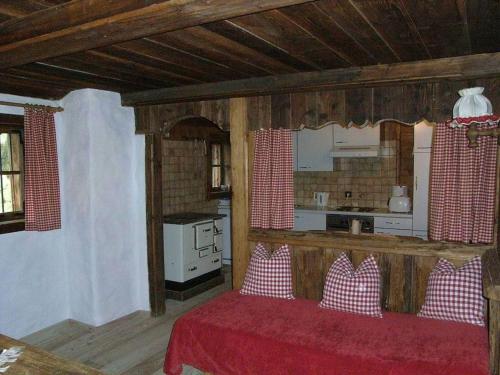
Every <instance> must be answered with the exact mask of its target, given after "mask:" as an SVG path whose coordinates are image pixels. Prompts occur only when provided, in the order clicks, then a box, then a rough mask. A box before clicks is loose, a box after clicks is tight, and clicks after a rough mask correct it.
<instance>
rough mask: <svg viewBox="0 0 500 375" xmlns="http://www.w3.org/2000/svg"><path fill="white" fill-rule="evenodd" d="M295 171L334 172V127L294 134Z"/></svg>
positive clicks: (328, 126)
mask: <svg viewBox="0 0 500 375" xmlns="http://www.w3.org/2000/svg"><path fill="white" fill-rule="evenodd" d="M293 143H294V145H293V148H294V149H293V154H294V170H296V171H302V172H328V171H333V159H332V158H331V156H330V153H331V151H332V148H333V126H332V125H327V126H325V127H323V128H321V129H317V130H311V129H303V130H300V131H297V132H295V133H294V142H293Z"/></svg>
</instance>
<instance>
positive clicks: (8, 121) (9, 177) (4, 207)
mask: <svg viewBox="0 0 500 375" xmlns="http://www.w3.org/2000/svg"><path fill="white" fill-rule="evenodd" d="M23 170H24V150H23V116H15V115H4V114H0V233H6V232H13V231H17V230H23V229H24V221H23V219H24V194H23V193H24V186H23V183H24V176H23Z"/></svg>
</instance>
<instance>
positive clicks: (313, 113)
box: [290, 92, 318, 129]
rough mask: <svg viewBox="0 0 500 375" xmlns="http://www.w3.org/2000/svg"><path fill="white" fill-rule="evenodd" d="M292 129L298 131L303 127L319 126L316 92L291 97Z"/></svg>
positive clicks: (293, 94)
mask: <svg viewBox="0 0 500 375" xmlns="http://www.w3.org/2000/svg"><path fill="white" fill-rule="evenodd" d="M290 97H291V98H290V106H291V114H290V116H291V120H290V121H291V127H292V128H293V129H296V128H298V127H300V126H301V125H304V126H312V127H317V126H318V107H317V93H316V92H297V93H292V94H291V95H290Z"/></svg>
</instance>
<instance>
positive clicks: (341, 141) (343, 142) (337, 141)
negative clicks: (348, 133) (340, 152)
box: [335, 141, 345, 143]
mask: <svg viewBox="0 0 500 375" xmlns="http://www.w3.org/2000/svg"><path fill="white" fill-rule="evenodd" d="M335 143H345V141H335Z"/></svg>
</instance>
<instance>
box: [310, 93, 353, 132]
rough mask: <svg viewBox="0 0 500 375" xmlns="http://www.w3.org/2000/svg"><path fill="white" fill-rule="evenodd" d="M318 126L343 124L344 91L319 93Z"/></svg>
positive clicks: (344, 118) (344, 119)
mask: <svg viewBox="0 0 500 375" xmlns="http://www.w3.org/2000/svg"><path fill="white" fill-rule="evenodd" d="M317 100H318V125H319V126H321V125H323V124H324V123H326V122H330V121H335V122H338V123H340V124H345V121H346V117H345V91H344V90H329V91H319V92H318V96H317Z"/></svg>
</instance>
